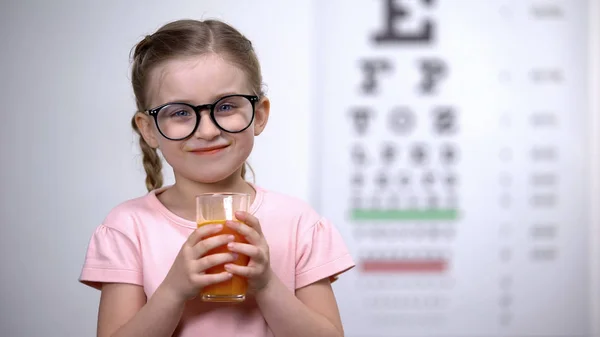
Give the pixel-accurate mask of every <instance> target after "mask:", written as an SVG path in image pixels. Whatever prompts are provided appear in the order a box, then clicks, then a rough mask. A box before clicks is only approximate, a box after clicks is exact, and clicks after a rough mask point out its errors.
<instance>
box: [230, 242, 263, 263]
mask: <svg viewBox="0 0 600 337" xmlns="http://www.w3.org/2000/svg"><path fill="white" fill-rule="evenodd" d="M227 248H228V249H229V250H230V251H232V252H234V253H238V254H243V255H246V256H248V257H249V258H251V259H253V260H255V261H259V262H263V261H264V260H265V259H264V256H263V255H264V254H262V253H261V251H260V248H258V247H257V246H254V245H249V244H247V243H239V242H230V243H229V244H227Z"/></svg>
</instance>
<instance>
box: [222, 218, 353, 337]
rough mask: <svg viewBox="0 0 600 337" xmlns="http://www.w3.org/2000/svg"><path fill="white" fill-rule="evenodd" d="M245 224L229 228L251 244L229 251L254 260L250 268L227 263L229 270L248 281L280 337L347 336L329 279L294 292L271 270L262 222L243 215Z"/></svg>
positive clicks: (251, 290)
mask: <svg viewBox="0 0 600 337" xmlns="http://www.w3.org/2000/svg"><path fill="white" fill-rule="evenodd" d="M236 217H237V218H238V219H239V220H241V221H242V222H227V226H229V227H230V228H232V229H234V230H236V231H237V232H239V233H240V234H242V235H243V236H244V237H245V238H246V240H247V241H248V243H247V244H246V243H238V242H232V243H230V244H229V245H228V248H229V250H231V251H233V252H236V253H239V254H244V255H247V256H249V257H250V261H249V262H248V265H247V266H238V265H235V264H226V265H225V269H226V270H228V271H229V272H231V273H233V274H237V275H241V276H244V277H247V278H248V289H249V291H250V292H251V293H254V295H255V297H256V301H257V304H258V306H259V308H260V309H261V312H262V314H263V316H264V317H265V320H266V321H267V323H268V325H269V327H270V328H271V330H272V331H273V333H274V334H275V336H276V337H305V336H311V337H343V336H344V331H343V329H342V324H341V319H340V315H339V312H338V308H337V304H336V301H335V297H334V295H333V291H332V289H331V284H330V282H329V279H328V278H323V279H321V280H320V281H317V282H313V283H311V284H309V285H307V286H304V287H302V288H300V289H297V290H296V294H294V293H293V292H292V291H290V290H289V289H288V288H287V287H286V286H285V284H284V283H283V282H282V281H281V280H280V279H279V277H277V275H275V273H274V272H273V270H272V269H271V267H270V262H269V246H268V244H267V242H266V240H265V238H264V236H263V234H262V230H261V228H260V223H259V221H258V219H257V218H256V217H254V216H253V215H251V214H249V213H246V212H241V213H236Z"/></svg>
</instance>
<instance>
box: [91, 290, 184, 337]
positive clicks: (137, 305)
mask: <svg viewBox="0 0 600 337" xmlns="http://www.w3.org/2000/svg"><path fill="white" fill-rule="evenodd" d="M184 304H185V303H184V302H182V301H178V300H177V299H176V297H175V296H170V295H169V294H168V292H167V291H165V290H163V289H161V288H160V287H159V289H157V290H156V293H155V294H154V296H152V297H151V298H150V300H149V301H148V302H147V303H146V295H145V294H144V291H143V289H142V287H140V286H138V285H133V284H125V283H108V284H105V285H104V286H103V287H102V294H101V296H100V308H99V310H98V337H121V336H127V337H135V336H144V337H166V336H172V335H173V332H174V331H175V329H176V328H177V324H178V323H179V320H180V319H181V315H182V313H183V308H184Z"/></svg>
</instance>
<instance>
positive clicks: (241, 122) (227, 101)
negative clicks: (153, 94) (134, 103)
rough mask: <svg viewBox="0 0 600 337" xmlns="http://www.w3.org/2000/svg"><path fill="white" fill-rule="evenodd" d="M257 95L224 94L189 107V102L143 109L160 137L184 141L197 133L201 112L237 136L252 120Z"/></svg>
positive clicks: (218, 125)
mask: <svg viewBox="0 0 600 337" xmlns="http://www.w3.org/2000/svg"><path fill="white" fill-rule="evenodd" d="M256 102H258V96H253V95H227V96H224V97H221V98H219V99H218V100H216V101H215V102H214V103H212V104H202V105H197V106H194V105H191V104H188V103H180V102H174V103H166V104H163V105H160V106H157V107H156V108H153V109H150V110H146V112H147V113H148V114H149V115H150V116H152V117H154V122H155V123H156V127H157V128H158V132H160V134H161V135H163V137H165V138H167V139H170V140H183V139H186V138H188V137H190V136H191V135H193V134H194V132H196V129H198V125H200V111H202V110H205V109H209V110H210V119H211V120H212V122H213V123H214V124H215V125H216V126H217V127H218V128H219V129H221V130H223V131H225V132H229V133H239V132H242V131H244V130H246V129H247V128H248V127H249V126H250V125H251V124H252V121H253V120H254V108H255V104H256Z"/></svg>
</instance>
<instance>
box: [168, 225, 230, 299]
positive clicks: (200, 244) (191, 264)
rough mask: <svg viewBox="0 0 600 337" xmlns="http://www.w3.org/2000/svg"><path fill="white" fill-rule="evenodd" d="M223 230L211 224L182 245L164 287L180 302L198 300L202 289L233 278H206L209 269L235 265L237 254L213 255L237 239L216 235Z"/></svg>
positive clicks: (200, 229) (213, 276) (212, 276)
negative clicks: (225, 264)
mask: <svg viewBox="0 0 600 337" xmlns="http://www.w3.org/2000/svg"><path fill="white" fill-rule="evenodd" d="M222 229H223V226H222V225H218V224H210V225H204V226H201V227H200V228H198V229H196V230H195V231H194V232H193V233H192V234H191V235H190V236H189V237H188V239H187V240H186V242H185V243H184V244H183V245H182V247H181V249H180V251H179V253H178V254H177V257H176V258H175V261H174V262H173V265H172V266H171V269H170V270H169V273H168V274H167V276H166V277H165V279H164V281H163V283H162V284H161V287H162V288H163V289H165V290H167V291H168V292H169V293H170V294H173V295H174V296H175V298H176V300H179V301H182V302H185V301H187V300H189V299H192V298H194V297H196V296H197V295H198V293H199V291H200V289H202V288H204V287H206V286H209V285H211V284H215V283H219V282H223V281H226V280H228V279H229V278H231V274H230V273H228V272H223V273H219V274H205V273H204V271H205V270H206V269H208V268H211V267H214V266H217V265H220V264H223V263H227V262H232V261H234V260H235V259H236V258H237V256H236V255H235V254H234V253H221V254H211V255H207V256H204V255H205V254H206V253H207V252H208V251H210V250H211V249H214V248H217V247H220V246H223V245H226V244H227V243H229V242H232V241H233V240H234V237H233V235H225V234H223V235H216V236H213V237H210V238H207V239H205V238H206V237H207V236H210V235H214V234H216V233H218V232H220V231H221V230H222Z"/></svg>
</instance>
